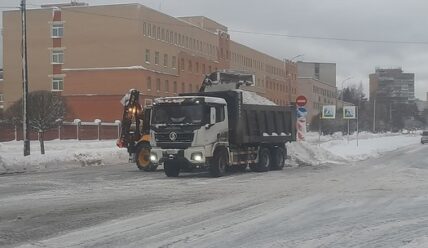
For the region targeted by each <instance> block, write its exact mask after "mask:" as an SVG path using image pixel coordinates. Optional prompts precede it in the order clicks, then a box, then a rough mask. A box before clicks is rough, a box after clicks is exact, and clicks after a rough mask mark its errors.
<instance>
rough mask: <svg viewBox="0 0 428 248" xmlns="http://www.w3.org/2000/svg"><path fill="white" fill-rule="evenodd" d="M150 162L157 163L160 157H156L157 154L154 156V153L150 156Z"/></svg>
mask: <svg viewBox="0 0 428 248" xmlns="http://www.w3.org/2000/svg"><path fill="white" fill-rule="evenodd" d="M150 161H152V162H157V161H158V156H156V154H154V153H152V154H150Z"/></svg>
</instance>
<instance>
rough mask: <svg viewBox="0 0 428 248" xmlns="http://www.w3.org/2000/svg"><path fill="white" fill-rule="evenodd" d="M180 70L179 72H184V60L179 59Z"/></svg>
mask: <svg viewBox="0 0 428 248" xmlns="http://www.w3.org/2000/svg"><path fill="white" fill-rule="evenodd" d="M180 69H181V71H184V59H181V61H180Z"/></svg>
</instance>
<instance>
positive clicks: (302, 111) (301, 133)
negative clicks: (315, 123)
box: [296, 96, 308, 141]
mask: <svg viewBox="0 0 428 248" xmlns="http://www.w3.org/2000/svg"><path fill="white" fill-rule="evenodd" d="M307 102H308V99H307V98H306V97H305V96H298V97H297V98H296V105H297V106H298V108H297V123H296V127H297V140H299V141H301V140H305V134H306V117H307V115H308V111H307V110H306V108H305V107H304V106H305V105H306V104H307Z"/></svg>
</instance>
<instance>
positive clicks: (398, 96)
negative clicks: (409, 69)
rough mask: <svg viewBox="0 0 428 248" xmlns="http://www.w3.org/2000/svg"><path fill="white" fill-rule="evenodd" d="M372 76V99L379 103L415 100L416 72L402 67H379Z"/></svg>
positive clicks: (370, 76)
mask: <svg viewBox="0 0 428 248" xmlns="http://www.w3.org/2000/svg"><path fill="white" fill-rule="evenodd" d="M369 78H370V100H374V99H376V101H377V102H379V103H382V102H383V103H392V104H394V103H409V102H414V101H415V74H414V73H404V72H403V70H402V69H401V68H396V69H381V68H377V69H376V71H375V73H373V74H370V75H369Z"/></svg>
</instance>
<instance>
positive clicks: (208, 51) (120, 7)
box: [0, 4, 297, 121]
mask: <svg viewBox="0 0 428 248" xmlns="http://www.w3.org/2000/svg"><path fill="white" fill-rule="evenodd" d="M27 20H28V27H27V28H28V31H27V32H28V58H29V89H30V91H35V90H51V91H57V92H59V93H61V94H62V95H63V96H64V97H65V98H66V99H67V104H68V106H69V108H70V111H71V112H70V115H69V117H68V119H74V118H79V119H81V120H88V121H91V120H94V119H102V120H103V121H114V120H116V119H120V118H121V109H122V106H121V105H120V103H119V100H120V99H121V97H122V96H123V95H124V94H125V93H126V92H127V91H128V90H129V89H130V88H136V89H138V90H140V91H141V93H142V95H141V98H142V99H141V100H142V102H147V101H150V99H153V98H154V97H159V96H173V95H176V94H179V93H181V92H194V91H197V90H198V89H199V86H200V82H201V81H202V79H203V77H204V74H207V73H210V72H213V71H216V70H221V69H232V70H241V71H245V72H250V73H254V74H255V75H256V85H255V86H254V87H251V89H250V90H252V91H256V92H259V93H260V94H262V95H264V96H266V97H268V98H269V99H271V100H273V101H275V102H276V103H278V104H280V105H286V104H288V103H289V102H290V101H294V100H293V99H295V97H296V90H297V89H296V86H297V83H296V80H297V66H296V64H295V63H292V62H290V61H282V60H279V59H276V58H274V57H272V56H269V55H267V54H264V53H261V52H258V51H256V50H254V49H252V48H249V47H247V46H244V45H242V44H239V43H237V42H234V41H232V40H231V38H230V35H229V34H228V32H227V27H226V26H224V25H221V24H219V23H217V22H215V21H213V20H211V19H208V18H206V17H202V16H192V17H179V18H175V17H172V16H169V15H166V14H164V13H161V12H158V11H156V10H153V9H150V8H148V7H146V6H144V5H141V4H117V5H101V6H87V5H81V6H73V5H71V4H70V5H61V6H58V5H49V6H45V7H42V8H39V9H32V10H29V11H28V14H27ZM20 32H21V27H20V13H19V11H5V12H3V39H4V41H3V51H4V55H3V56H4V58H3V61H4V82H3V85H2V83H0V91H1V90H2V88H3V98H4V105H5V108H6V107H8V106H10V105H11V104H13V103H14V102H15V101H16V100H18V99H19V98H20V97H21V92H22V86H21V81H22V79H21V58H20V35H21V34H20Z"/></svg>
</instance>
